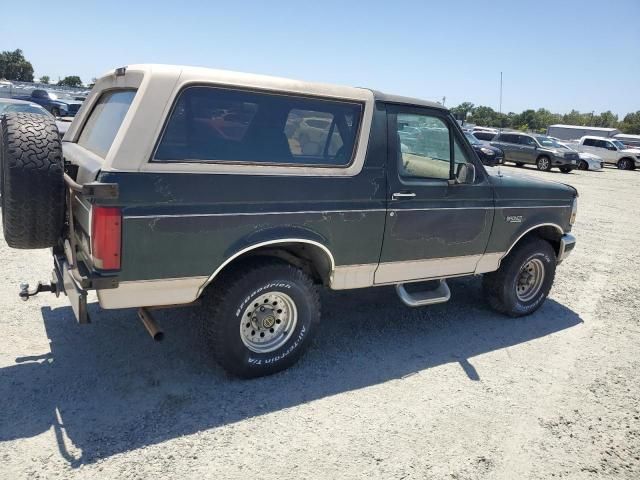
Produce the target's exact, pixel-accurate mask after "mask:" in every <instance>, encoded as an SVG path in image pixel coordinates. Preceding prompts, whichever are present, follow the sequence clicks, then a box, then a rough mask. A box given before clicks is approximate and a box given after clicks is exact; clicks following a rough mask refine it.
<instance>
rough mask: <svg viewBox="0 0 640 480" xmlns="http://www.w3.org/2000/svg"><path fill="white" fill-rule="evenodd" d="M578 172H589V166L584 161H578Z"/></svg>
mask: <svg viewBox="0 0 640 480" xmlns="http://www.w3.org/2000/svg"><path fill="white" fill-rule="evenodd" d="M578 170H589V164H588V163H587V162H585V161H584V160H580V163H579V164H578Z"/></svg>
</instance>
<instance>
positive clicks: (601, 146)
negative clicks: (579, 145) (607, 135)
mask: <svg viewBox="0 0 640 480" xmlns="http://www.w3.org/2000/svg"><path fill="white" fill-rule="evenodd" d="M596 147H598V148H597V150H598V153H597V155H599V156H601V157H602V158H604V160H605V162H608V163H618V157H619V155H618V149H617V148H616V146H615V145H614V144H613V143H611V142H609V141H607V140H596Z"/></svg>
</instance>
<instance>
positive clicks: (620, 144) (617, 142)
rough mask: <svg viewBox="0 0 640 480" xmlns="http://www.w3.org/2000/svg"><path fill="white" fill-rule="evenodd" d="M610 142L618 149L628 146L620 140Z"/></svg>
mask: <svg viewBox="0 0 640 480" xmlns="http://www.w3.org/2000/svg"><path fill="white" fill-rule="evenodd" d="M611 143H613V144H614V145H615V146H616V147H618V149H619V150H624V149H625V148H629V147H626V146H625V145H624V143H622V142H621V141H620V140H611Z"/></svg>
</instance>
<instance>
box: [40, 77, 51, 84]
mask: <svg viewBox="0 0 640 480" xmlns="http://www.w3.org/2000/svg"><path fill="white" fill-rule="evenodd" d="M50 81H51V79H50V78H49V75H42V76H41V77H40V83H44V84H45V85H49V82H50Z"/></svg>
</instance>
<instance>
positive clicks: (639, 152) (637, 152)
mask: <svg viewBox="0 0 640 480" xmlns="http://www.w3.org/2000/svg"><path fill="white" fill-rule="evenodd" d="M620 152H621V153H628V154H630V155H640V148H625V149H624V150H620Z"/></svg>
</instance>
